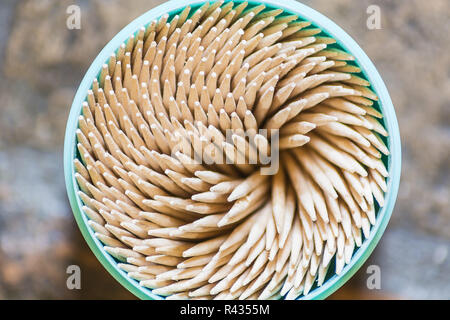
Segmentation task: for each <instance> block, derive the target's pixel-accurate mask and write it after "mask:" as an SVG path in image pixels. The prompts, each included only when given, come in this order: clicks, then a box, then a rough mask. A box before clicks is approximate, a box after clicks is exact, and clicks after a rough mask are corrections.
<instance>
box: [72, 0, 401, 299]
mask: <svg viewBox="0 0 450 320" xmlns="http://www.w3.org/2000/svg"><path fill="white" fill-rule="evenodd" d="M204 2H205V1H199V0H184V1H180V0H172V1H168V2H166V3H164V4H162V5H160V6H158V7H156V8H154V9H152V10H150V11H148V12H146V13H145V14H143V15H142V16H140V17H139V18H137V19H135V20H134V21H132V22H131V23H130V24H129V25H127V26H126V27H125V28H124V29H122V31H120V32H119V33H118V34H117V35H116V36H115V37H114V38H113V39H112V40H111V41H110V42H109V43H108V44H107V45H106V46H105V47H104V48H103V50H102V51H101V52H100V53H99V55H98V56H97V58H96V59H95V60H94V62H93V63H92V64H91V66H90V68H89V69H88V71H87V72H86V75H85V76H84V78H83V80H82V82H81V84H80V86H79V88H78V91H77V93H76V95H75V98H74V101H73V104H72V107H71V110H70V115H69V119H68V122H67V128H66V135H65V142H64V174H65V181H66V188H67V194H68V197H69V200H70V205H71V207H72V210H73V214H74V216H75V219H76V221H77V223H78V226H79V228H80V230H81V233H82V234H83V237H84V238H85V239H86V241H87V243H88V244H89V247H90V248H91V250H92V251H93V252H94V254H95V256H96V257H97V259H98V260H99V261H100V262H101V263H102V264H103V266H104V267H105V268H106V269H107V270H108V272H109V273H110V274H111V275H112V276H113V277H114V278H115V279H116V280H117V281H119V282H120V283H121V284H122V285H123V286H124V287H125V288H127V289H128V290H129V291H130V292H132V293H133V294H134V295H136V296H137V297H138V298H141V299H163V297H160V296H158V295H155V294H153V293H152V291H151V290H150V289H147V288H145V287H142V286H140V285H139V283H138V282H137V281H136V280H134V279H131V278H129V277H128V276H127V274H126V273H125V272H124V271H122V270H121V269H119V268H118V267H117V261H116V260H115V259H114V258H113V257H112V256H110V255H109V254H108V253H107V252H106V251H105V250H104V249H103V245H102V243H101V242H100V241H99V240H98V239H97V238H96V237H95V236H94V232H93V231H92V229H91V228H90V227H89V225H88V224H87V221H88V218H87V217H86V215H85V214H84V213H83V211H82V209H81V208H82V206H83V204H82V202H81V199H80V198H79V196H78V195H77V191H78V190H79V187H78V184H77V182H76V180H75V169H74V165H73V159H74V158H75V157H77V150H76V135H75V130H76V129H77V127H78V116H79V115H80V113H81V104H82V102H83V101H84V100H85V98H86V94H87V91H88V89H90V87H91V85H92V81H93V80H94V78H96V77H98V74H99V72H100V70H101V67H102V65H103V64H104V63H105V62H106V61H107V60H108V59H109V56H110V54H111V53H112V52H114V51H115V50H116V49H117V48H118V47H119V46H120V44H122V43H123V42H124V41H126V40H127V39H128V37H129V36H130V34H132V33H135V32H137V30H139V28H140V27H141V26H145V25H147V24H148V23H149V22H150V21H152V20H154V19H157V18H159V17H160V16H161V15H163V14H165V13H168V14H169V15H173V14H176V13H178V12H180V11H181V10H183V8H184V7H186V6H188V5H189V6H191V7H192V8H196V7H198V6H201V5H202V4H203V3H204ZM240 2H241V1H235V3H240ZM248 3H249V6H252V5H259V4H265V5H266V7H268V8H281V9H283V10H285V11H288V12H290V13H292V14H296V15H298V16H299V18H300V19H302V20H307V21H310V22H312V25H313V26H316V27H319V28H321V29H322V30H323V32H325V33H327V34H328V35H329V36H331V37H333V38H334V39H336V41H337V43H336V44H335V45H334V46H336V47H338V48H340V49H341V50H344V51H346V52H349V53H350V54H352V55H353V56H354V57H355V61H354V62H355V65H357V66H359V67H360V68H361V69H362V71H363V75H364V76H365V78H366V79H367V80H368V81H369V82H370V83H371V87H370V88H371V89H372V90H373V91H374V92H375V93H376V94H377V95H378V97H379V100H378V102H377V103H375V104H374V106H375V107H377V108H378V110H379V111H380V112H382V114H383V121H384V126H385V128H386V130H387V131H388V133H389V137H387V138H386V139H385V141H384V142H385V143H386V145H387V147H388V149H389V151H390V155H389V156H387V157H386V156H385V157H384V158H383V161H384V162H385V165H386V167H387V169H388V171H389V178H388V179H387V186H388V191H387V192H386V194H385V206H384V207H383V208H381V209H380V208H377V209H378V210H377V221H376V224H375V225H374V226H373V227H372V230H371V233H370V237H369V238H367V239H365V240H364V242H363V244H362V246H361V247H360V248H357V249H356V250H355V252H354V253H353V257H352V260H351V262H350V263H349V264H348V265H346V266H345V268H344V269H343V271H342V273H341V274H340V275H335V274H334V272H332V271H333V270H332V269H334V268H333V266H331V267H330V270H331V272H330V270H329V273H328V274H327V280H326V281H325V282H324V284H323V285H322V286H321V287H317V288H316V287H313V289H312V290H311V291H310V292H309V294H308V295H306V296H302V297H301V298H300V299H324V298H326V297H328V296H329V295H330V294H332V293H333V292H335V291H336V290H337V289H338V288H339V287H341V286H342V285H343V284H344V283H345V282H346V281H347V280H348V279H350V277H351V276H352V275H353V274H354V273H355V272H356V271H357V270H358V269H359V268H360V267H361V266H362V265H363V263H364V262H365V261H366V260H367V258H368V257H369V256H370V254H371V253H372V251H373V250H374V248H375V246H376V245H377V243H378V241H379V240H380V238H381V236H382V234H383V232H384V230H385V229H386V226H387V224H388V222H389V219H390V217H391V214H392V210H393V208H394V205H395V201H396V198H397V191H398V187H399V183H400V172H401V144H400V134H399V128H398V124H397V118H396V116H395V111H394V107H393V105H392V102H391V99H390V97H389V93H388V91H387V89H386V86H385V85H384V83H383V80H382V79H381V77H380V75H379V73H378V71H377V70H376V68H375V66H374V65H373V64H372V62H371V61H370V59H369V58H368V57H367V55H366V54H365V53H364V51H363V50H362V49H361V48H360V47H359V46H358V44H357V43H356V42H355V41H354V40H353V39H352V38H351V37H350V36H349V35H348V34H347V33H346V32H345V31H344V30H342V29H341V28H340V27H339V26H338V25H336V24H335V23H334V22H332V21H331V20H330V19H328V18H327V17H325V16H324V15H322V14H320V13H319V12H317V11H315V10H313V9H311V8H309V7H307V6H305V5H303V4H301V3H299V2H297V1H294V0H283V1H276V0H264V1H248Z"/></svg>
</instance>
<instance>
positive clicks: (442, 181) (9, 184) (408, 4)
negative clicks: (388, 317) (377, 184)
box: [0, 0, 450, 299]
mask: <svg viewBox="0 0 450 320" xmlns="http://www.w3.org/2000/svg"><path fill="white" fill-rule="evenodd" d="M162 2H164V1H160V0H78V1H76V0H62V1H58V0H2V1H0V74H1V76H0V113H1V115H0V299H92V298H97V299H119V298H122V299H134V296H132V295H131V294H130V293H128V292H127V291H126V290H125V289H124V288H123V287H122V286H121V285H120V284H119V283H118V282H116V281H115V280H114V279H113V278H112V277H111V276H110V275H109V274H108V273H107V272H106V271H105V269H103V268H102V266H101V265H100V263H99V262H98V261H97V260H96V258H95V257H94V255H93V254H92V253H91V251H90V250H89V248H88V247H87V245H86V243H85V241H84V240H83V238H82V237H81V234H80V232H79V230H78V227H77V226H76V224H75V220H74V219H73V216H72V212H71V209H70V206H69V202H68V199H67V196H66V190H65V184H64V174H63V167H62V158H63V153H62V152H63V139H64V130H65V125H66V120H67V116H68V113H69V109H70V105H71V102H72V99H73V97H74V94H75V91H76V89H77V87H78V85H79V83H80V82H81V79H82V77H83V75H84V73H85V72H86V70H87V68H88V67H89V65H90V63H91V62H92V61H93V59H94V58H95V57H96V56H97V54H98V52H99V51H100V50H101V49H102V48H103V46H104V45H105V44H106V43H107V42H108V41H109V40H110V39H111V38H112V37H113V36H114V35H115V34H116V33H117V32H118V31H120V30H121V29H122V28H123V27H124V26H125V25H126V24H128V23H129V22H130V21H131V20H133V19H134V18H136V17H138V16H139V15H141V14H142V13H144V12H146V11H147V10H149V9H151V8H153V7H155V6H156V5H158V4H160V3H162ZM302 2H303V3H305V4H306V5H309V6H311V7H312V8H314V9H316V10H318V11H320V12H321V13H323V14H325V15H326V16H328V17H329V18H331V19H332V20H334V21H335V22H336V23H337V24H338V25H340V26H341V27H342V28H343V29H344V30H345V31H347V32H348V33H349V34H350V35H351V36H352V37H353V38H354V39H355V40H356V42H358V44H359V45H360V46H361V47H362V49H363V50H364V51H365V52H366V53H367V54H368V56H369V57H370V58H371V59H372V61H373V62H374V64H375V66H376V67H377V69H378V71H379V72H380V73H381V76H382V78H383V79H384V81H385V83H386V85H387V87H388V89H389V92H390V94H391V98H392V100H393V102H394V106H395V109H396V112H397V117H398V121H399V124H400V131H401V138H402V148H403V168H402V169H403V171H402V180H401V185H400V190H399V195H398V200H397V204H396V207H395V209H394V213H393V216H392V219H391V221H390V223H389V225H388V228H387V230H386V232H385V234H384V236H383V237H382V239H381V241H380V243H379V245H378V246H377V248H376V250H375V251H374V253H373V254H372V256H371V257H370V259H369V261H368V262H367V263H366V264H365V266H363V267H362V268H361V269H360V271H359V272H358V273H357V274H356V275H355V276H354V277H353V278H352V279H351V280H350V281H349V282H348V283H347V284H346V285H345V286H344V287H343V288H342V289H340V290H339V291H338V292H337V293H336V294H334V295H333V296H332V298H345V299H347V298H348V299H364V298H375V299H385V298H398V299H408V298H410V299H431V298H434V299H450V253H449V250H450V208H449V205H450V203H449V199H450V185H449V180H450V154H449V153H450V55H449V54H448V52H449V51H450V42H449V41H448V40H445V39H446V37H447V36H445V35H446V34H447V35H448V34H450V2H449V1H447V0H433V1H423V0H400V1H398V0H370V1H369V0H364V1H357V0H339V1H327V0H304V1H302ZM72 4H76V5H79V6H80V8H81V29H80V30H69V29H68V28H67V27H66V19H67V17H68V15H67V13H66V9H67V7H68V6H69V5H72ZM372 4H375V5H378V6H379V7H380V9H381V29H379V30H369V29H368V28H367V26H366V20H367V18H368V14H367V12H366V10H367V8H368V6H369V5H372ZM71 264H76V265H79V266H80V267H81V272H82V273H81V276H82V283H81V287H82V289H81V290H68V289H67V287H66V279H67V276H68V275H67V274H66V268H67V266H69V265H71ZM372 264H375V265H378V266H380V268H381V289H380V290H369V289H367V286H366V281H367V277H368V274H367V272H366V271H367V267H368V266H369V265H372Z"/></svg>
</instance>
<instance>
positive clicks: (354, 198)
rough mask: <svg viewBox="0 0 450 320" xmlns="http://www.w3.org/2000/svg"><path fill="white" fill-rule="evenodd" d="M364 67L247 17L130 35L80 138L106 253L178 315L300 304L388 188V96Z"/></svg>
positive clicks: (212, 6) (179, 22)
mask: <svg viewBox="0 0 450 320" xmlns="http://www.w3.org/2000/svg"><path fill="white" fill-rule="evenodd" d="M352 60H354V58H353V57H352V56H351V55H349V54H348V53H346V52H344V51H342V50H339V49H338V47H337V46H336V45H335V40H334V39H332V38H330V37H328V36H326V35H324V33H323V32H322V31H321V30H320V29H318V28H315V27H313V26H311V24H310V23H309V22H307V21H302V20H300V19H299V18H298V17H297V16H296V15H292V14H289V13H286V12H283V10H281V9H273V8H265V6H264V5H258V6H250V5H247V3H245V2H244V3H233V2H226V3H224V2H223V1H217V2H212V3H206V4H204V5H202V6H201V7H199V8H196V9H191V8H190V7H186V8H185V9H184V10H182V11H181V12H179V13H178V14H177V15H174V16H173V17H169V15H167V14H166V15H163V16H161V17H160V18H159V19H158V20H157V21H152V22H150V23H149V24H148V25H146V26H143V27H142V28H141V29H140V30H138V31H137V32H136V33H135V34H133V35H131V36H130V37H129V39H128V40H127V41H126V42H125V43H124V44H122V45H121V46H120V47H119V48H118V49H117V51H116V52H115V53H112V54H111V56H110V59H109V60H108V61H107V62H106V63H105V64H104V65H103V68H102V70H101V71H100V73H99V77H98V80H95V81H94V82H93V83H92V88H91V90H89V91H88V92H87V98H86V101H85V102H84V103H83V105H82V114H81V115H80V116H79V121H78V124H79V126H78V130H77V131H76V137H77V147H78V151H79V158H77V159H75V160H74V165H75V169H76V179H77V182H78V185H79V188H80V191H79V196H80V198H81V199H82V201H83V203H84V207H83V211H84V213H85V214H86V216H87V217H88V218H89V225H90V227H91V228H92V229H93V230H94V231H95V235H96V237H97V238H98V239H99V240H100V241H101V242H102V243H103V244H104V249H105V250H106V251H107V252H108V253H109V254H111V255H112V256H113V257H115V258H116V259H117V260H119V264H118V266H119V267H120V268H121V269H122V270H124V271H126V272H127V273H128V276H129V277H131V278H133V279H136V280H137V281H139V282H140V284H141V285H142V286H145V287H148V288H151V289H153V293H155V294H158V295H162V296H166V297H167V299H279V298H281V297H283V298H285V299H294V298H297V297H299V296H301V295H306V294H307V293H308V292H309V291H310V290H311V288H313V286H320V285H322V284H323V283H324V281H326V279H327V278H328V277H327V274H328V275H330V274H334V273H336V274H339V273H341V272H342V270H343V268H344V266H345V265H346V264H348V263H349V262H350V260H351V258H352V254H353V252H354V249H355V248H356V247H359V246H360V245H361V243H362V242H363V241H364V239H365V238H367V236H368V235H369V233H370V231H371V226H372V225H373V224H374V223H375V222H376V219H377V218H376V212H377V210H378V208H379V207H382V206H383V202H384V200H383V199H384V192H386V189H387V185H386V177H387V176H388V172H387V170H386V168H385V165H384V164H383V161H382V159H383V157H384V155H388V154H389V151H388V149H387V147H386V146H385V144H384V143H383V139H382V137H381V136H387V132H386V130H385V129H384V127H383V125H382V124H381V123H382V122H380V121H381V120H379V118H382V114H381V113H380V112H379V111H377V108H375V107H374V101H376V100H377V96H376V95H375V94H374V93H373V92H372V91H371V90H370V88H369V87H370V84H369V82H368V81H366V80H365V79H364V78H363V76H361V70H360V68H358V67H357V66H356V65H355V63H353V62H351V61H352ZM377 118H378V119H377ZM262 129H264V130H265V131H264V130H262ZM262 132H267V133H268V134H263V133H262ZM272 133H278V135H272ZM275 138H276V148H273V146H274V143H275ZM262 154H266V155H268V156H270V157H271V158H272V160H273V159H276V158H277V159H278V162H277V170H276V171H275V172H273V174H263V171H262V170H263V169H264V168H266V169H267V168H268V167H269V166H270V165H271V164H268V163H267V162H264V161H262V158H261V157H260V155H262ZM199 156H201V157H200V159H201V161H199V160H198V159H199ZM330 265H332V266H333V270H331V269H330V270H328V268H329V266H330Z"/></svg>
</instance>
